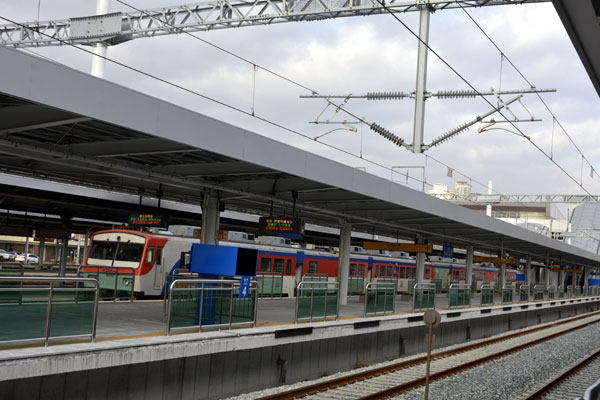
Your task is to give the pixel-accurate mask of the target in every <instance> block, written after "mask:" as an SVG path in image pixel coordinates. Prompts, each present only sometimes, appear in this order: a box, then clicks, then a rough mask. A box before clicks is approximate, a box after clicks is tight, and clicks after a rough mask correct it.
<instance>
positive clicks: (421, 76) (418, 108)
mask: <svg viewBox="0 0 600 400" xmlns="http://www.w3.org/2000/svg"><path fill="white" fill-rule="evenodd" d="M429 14H430V11H429V9H428V8H427V6H422V7H421V10H420V15H419V39H420V40H419V50H418V53H417V57H418V58H417V84H416V90H415V121H414V131H413V145H412V151H413V153H421V152H422V151H423V149H422V145H423V129H424V125H425V90H426V85H427V53H428V48H427V44H428V43H429ZM417 256H418V254H417Z"/></svg>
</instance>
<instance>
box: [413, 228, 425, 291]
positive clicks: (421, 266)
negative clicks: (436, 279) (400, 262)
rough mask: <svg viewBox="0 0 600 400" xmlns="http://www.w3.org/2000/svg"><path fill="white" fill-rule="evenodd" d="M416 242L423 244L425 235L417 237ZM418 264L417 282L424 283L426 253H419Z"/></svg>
mask: <svg viewBox="0 0 600 400" xmlns="http://www.w3.org/2000/svg"><path fill="white" fill-rule="evenodd" d="M415 243H416V244H423V236H421V235H419V236H418V237H417V240H416V241H415ZM416 264H417V270H416V273H417V276H416V280H417V283H423V282H425V253H417V259H416Z"/></svg>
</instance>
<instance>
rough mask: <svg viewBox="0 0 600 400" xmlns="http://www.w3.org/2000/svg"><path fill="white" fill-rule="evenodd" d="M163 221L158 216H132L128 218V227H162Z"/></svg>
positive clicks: (161, 217)
mask: <svg viewBox="0 0 600 400" xmlns="http://www.w3.org/2000/svg"><path fill="white" fill-rule="evenodd" d="M164 222H165V219H164V218H163V216H162V215H160V214H132V215H130V216H129V226H130V227H145V226H155V227H162V226H164V225H165V224H164Z"/></svg>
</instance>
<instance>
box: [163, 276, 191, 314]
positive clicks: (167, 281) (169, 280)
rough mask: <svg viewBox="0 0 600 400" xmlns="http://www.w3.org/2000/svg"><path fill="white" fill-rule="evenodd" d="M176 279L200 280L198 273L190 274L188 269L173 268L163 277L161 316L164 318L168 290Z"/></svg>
mask: <svg viewBox="0 0 600 400" xmlns="http://www.w3.org/2000/svg"><path fill="white" fill-rule="evenodd" d="M176 279H200V278H199V276H198V273H196V272H190V270H189V269H186V268H173V270H172V271H171V273H170V274H168V275H165V280H164V282H163V290H162V292H163V314H164V317H165V318H166V316H167V302H168V299H169V290H170V288H171V283H173V281H175V280H176Z"/></svg>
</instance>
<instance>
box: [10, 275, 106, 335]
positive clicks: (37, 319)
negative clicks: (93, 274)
mask: <svg viewBox="0 0 600 400" xmlns="http://www.w3.org/2000/svg"><path fill="white" fill-rule="evenodd" d="M0 294H1V296H0V321H1V323H0V326H1V328H0V345H8V344H17V343H19V344H22V343H40V342H43V343H44V345H45V346H48V343H49V342H50V340H56V339H75V338H82V337H88V338H89V339H90V340H91V341H92V342H95V340H96V320H97V316H98V295H99V287H98V281H96V280H95V279H92V278H67V277H61V278H55V277H37V276H0Z"/></svg>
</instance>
